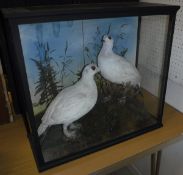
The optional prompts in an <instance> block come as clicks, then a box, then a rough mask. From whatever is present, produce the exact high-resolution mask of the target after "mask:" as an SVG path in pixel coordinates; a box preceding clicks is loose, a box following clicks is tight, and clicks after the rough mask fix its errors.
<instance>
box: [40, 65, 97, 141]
mask: <svg viewBox="0 0 183 175" xmlns="http://www.w3.org/2000/svg"><path fill="white" fill-rule="evenodd" d="M97 72H99V68H98V67H97V65H95V64H89V65H87V66H86V67H85V68H84V69H83V72H82V77H81V79H80V80H79V81H78V82H77V83H75V84H74V85H72V86H70V87H67V88H65V89H63V90H62V91H61V92H60V93H59V94H58V95H57V96H56V97H55V99H54V100H53V101H52V102H51V103H50V105H49V107H48V108H47V110H46V112H45V114H44V116H43V117H42V122H41V124H40V126H39V128H38V135H39V136H40V135H41V134H43V133H44V131H45V130H46V129H47V128H48V127H50V126H52V125H57V124H63V132H64V134H65V136H67V137H74V136H75V133H74V131H69V128H68V126H69V125H71V124H72V123H73V122H74V121H76V120H78V119H79V118H81V117H82V116H84V115H85V114H87V113H88V112H89V111H90V110H91V109H92V108H93V107H94V105H95V104H96V101H97V98H98V91H97V86H96V83H95V80H94V75H95V74H96V73H97Z"/></svg>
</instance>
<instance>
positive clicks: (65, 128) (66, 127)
mask: <svg viewBox="0 0 183 175" xmlns="http://www.w3.org/2000/svg"><path fill="white" fill-rule="evenodd" d="M69 125H70V124H64V125H63V132H64V135H65V136H66V137H68V138H74V137H75V136H76V135H75V132H74V131H69Z"/></svg>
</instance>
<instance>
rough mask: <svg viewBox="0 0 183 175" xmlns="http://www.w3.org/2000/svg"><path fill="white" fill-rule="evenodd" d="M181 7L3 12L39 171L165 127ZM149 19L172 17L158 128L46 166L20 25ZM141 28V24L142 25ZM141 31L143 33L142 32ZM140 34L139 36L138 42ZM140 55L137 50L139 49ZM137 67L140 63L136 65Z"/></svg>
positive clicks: (79, 6) (81, 7)
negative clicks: (164, 114)
mask: <svg viewBox="0 0 183 175" xmlns="http://www.w3.org/2000/svg"><path fill="white" fill-rule="evenodd" d="M178 9H179V6H173V5H171V6H170V5H162V4H150V3H136V2H135V3H102V4H99V3H98V4H75V5H62V6H50V7H48V6H47V7H29V8H14V9H2V10H1V13H2V16H3V27H4V31H5V37H6V40H7V47H8V51H9V58H8V59H9V62H10V64H11V67H12V69H13V72H15V73H16V75H14V77H13V79H14V80H15V81H16V82H17V87H16V89H17V90H18V93H17V94H18V95H19V96H20V97H21V106H22V110H23V111H22V112H23V116H24V121H25V125H26V129H27V134H28V137H29V140H30V143H31V146H32V150H33V153H34V157H35V160H36V163H37V167H38V169H39V171H43V170H45V169H48V168H50V167H53V166H56V165H59V164H62V163H65V162H68V161H70V160H73V159H76V158H79V157H81V156H84V155H86V154H89V153H92V152H95V151H97V150H100V149H103V148H106V147H108V146H111V145H114V144H116V143H119V142H121V141H124V140H127V139H129V138H132V137H135V136H137V135H140V134H143V133H145V132H148V131H151V130H153V129H156V128H159V127H161V126H162V115H163V107H164V99H165V92H166V85H167V78H168V70H169V61H170V54H171V46H172V39H173V33H174V25H175V17H176V12H177V10H178ZM148 15H169V25H168V35H167V42H166V50H165V58H164V68H163V73H162V75H163V76H162V80H161V82H162V85H161V92H160V101H159V112H158V122H157V124H155V125H152V126H150V127H146V128H144V129H143V130H139V131H136V132H134V133H131V134H128V135H126V136H123V137H120V138H117V139H115V140H109V141H108V142H106V143H103V144H101V145H98V146H95V147H92V148H88V149H86V150H83V151H80V152H78V153H75V154H72V155H69V156H66V157H63V158H61V159H57V160H54V161H49V162H46V163H45V162H44V159H43V155H42V153H41V147H40V144H39V138H38V135H37V128H36V125H35V119H34V117H33V116H34V115H33V109H32V102H31V99H30V93H29V88H28V81H27V77H26V70H25V64H24V59H23V54H22V48H21V44H20V37H19V31H18V25H19V24H25V23H35V22H48V21H56V20H60V21H61V20H63V21H64V20H71V19H72V20H77V19H92V18H107V17H123V16H139V19H140V17H141V16H148ZM139 26H140V21H139ZM139 31H140V30H139ZM139 37H140V32H138V39H139ZM137 53H138V46H137ZM137 63H138V60H137V62H136V64H137Z"/></svg>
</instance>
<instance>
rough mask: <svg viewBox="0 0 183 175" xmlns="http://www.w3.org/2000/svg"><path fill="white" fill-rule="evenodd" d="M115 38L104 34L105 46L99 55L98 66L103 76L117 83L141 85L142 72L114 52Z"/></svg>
mask: <svg viewBox="0 0 183 175" xmlns="http://www.w3.org/2000/svg"><path fill="white" fill-rule="evenodd" d="M113 42H114V41H113V39H112V38H111V37H110V36H107V35H104V37H103V46H102V49H101V50H100V52H99V55H98V66H99V68H100V71H101V74H102V76H103V77H104V78H105V79H106V80H108V81H110V82H112V83H117V84H123V83H124V84H126V83H131V85H133V86H135V85H139V86H140V80H141V77H140V74H139V72H138V70H137V69H136V67H135V66H134V65H133V64H131V63H130V62H128V61H127V60H125V58H123V57H122V56H119V55H117V54H116V53H114V52H113V50H112V49H113Z"/></svg>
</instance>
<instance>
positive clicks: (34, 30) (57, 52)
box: [19, 17, 138, 103]
mask: <svg viewBox="0 0 183 175" xmlns="http://www.w3.org/2000/svg"><path fill="white" fill-rule="evenodd" d="M124 24H125V25H124ZM109 25H111V28H110V32H109V34H110V35H111V36H112V37H113V38H114V41H116V42H117V43H116V50H115V51H116V52H117V53H120V51H121V50H122V49H123V48H128V52H127V54H126V58H127V59H128V60H129V61H131V62H132V63H134V62H135V57H136V43H137V27H138V18H137V17H121V18H108V19H91V20H75V21H64V22H59V21H58V22H48V23H35V24H22V25H19V33H20V39H21V45H22V50H23V56H24V61H25V66H26V73H27V77H28V83H29V87H30V93H31V98H32V102H33V103H37V102H38V100H39V98H40V97H39V95H36V96H34V93H35V86H36V85H35V82H36V81H37V80H38V70H37V67H36V65H35V63H34V62H33V61H31V58H34V59H40V57H41V56H40V54H38V50H37V49H36V43H37V42H38V41H39V42H40V43H46V42H48V43H49V47H50V49H54V52H52V54H51V56H52V57H53V58H54V61H55V63H54V62H53V65H52V66H53V67H54V68H55V70H56V71H57V72H59V70H61V69H62V64H61V62H62V61H63V56H64V55H65V54H64V50H65V47H66V42H67V43H68V50H67V56H69V59H71V60H72V62H71V63H70V65H69V69H71V70H72V71H73V72H75V73H76V72H77V71H78V70H81V68H82V67H83V65H84V61H85V63H90V62H91V60H94V61H96V55H97V54H98V51H99V50H100V48H101V45H102V43H101V39H102V36H103V35H104V34H107V32H108V27H109ZM122 26H123V27H122ZM97 28H98V31H99V32H98V34H97ZM120 33H124V39H122V40H120V39H119V37H118V36H119V34H120ZM96 45H97V48H96ZM85 47H87V48H88V49H89V52H86V51H84V49H85ZM87 55H89V57H88V56H87ZM56 63H57V64H56ZM67 74H68V76H67V77H66V78H65V79H64V86H68V85H70V84H72V81H75V80H76V78H77V77H76V76H73V74H72V73H70V72H68V73H67ZM57 79H58V80H60V76H59V74H58V76H57Z"/></svg>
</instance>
